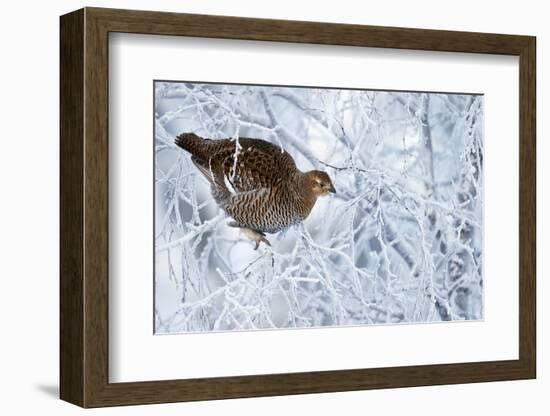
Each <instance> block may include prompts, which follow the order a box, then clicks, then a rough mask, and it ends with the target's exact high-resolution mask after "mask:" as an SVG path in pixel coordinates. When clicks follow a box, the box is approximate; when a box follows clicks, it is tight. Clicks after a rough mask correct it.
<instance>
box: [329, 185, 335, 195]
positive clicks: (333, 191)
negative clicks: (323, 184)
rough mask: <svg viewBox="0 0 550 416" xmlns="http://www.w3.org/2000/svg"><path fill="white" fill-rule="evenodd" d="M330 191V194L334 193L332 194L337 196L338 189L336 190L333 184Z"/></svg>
mask: <svg viewBox="0 0 550 416" xmlns="http://www.w3.org/2000/svg"><path fill="white" fill-rule="evenodd" d="M328 191H329V192H330V193H332V194H335V193H336V189H334V185H332V184H331V185H330V188H329V190H328Z"/></svg>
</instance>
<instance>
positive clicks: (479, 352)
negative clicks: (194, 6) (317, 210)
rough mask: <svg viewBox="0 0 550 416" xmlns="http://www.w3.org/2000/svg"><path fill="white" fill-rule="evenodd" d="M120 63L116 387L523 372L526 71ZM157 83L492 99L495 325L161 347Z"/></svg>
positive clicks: (207, 43)
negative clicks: (517, 365)
mask: <svg viewBox="0 0 550 416" xmlns="http://www.w3.org/2000/svg"><path fill="white" fill-rule="evenodd" d="M335 50H336V52H335ZM110 53H111V55H110V59H109V62H110V82H111V83H110V90H109V91H110V103H109V111H110V113H109V120H110V121H111V124H110V132H109V133H110V144H109V157H110V161H109V162H110V165H109V166H110V168H109V174H110V177H109V186H110V190H109V204H110V207H109V209H110V212H109V215H110V218H113V220H112V221H110V223H109V224H110V235H109V238H110V240H109V250H110V256H111V257H110V266H109V267H110V269H109V296H110V299H109V302H110V307H109V331H110V332H109V341H110V350H109V363H110V366H111V367H110V380H111V381H113V382H127V381H146V380H170V379H177V378H197V377H215V376H232V375H243V374H262V373H285V372H301V371H323V370H337V369H344V368H370V367H390V366H404V365H412V364H440V363H455V362H472V361H487V360H507V359H517V358H518V338H517V337H518V331H517V320H518V278H517V275H515V274H514V273H510V271H511V270H517V269H518V257H519V256H518V252H519V250H518V243H517V242H518V241H519V239H518V237H517V230H518V227H517V224H518V218H519V217H518V193H517V192H510V189H517V188H518V183H519V180H518V177H519V168H518V161H519V156H518V152H517V148H518V144H517V143H518V133H517V132H518V111H517V108H518V102H519V98H518V79H519V71H518V59H517V58H516V57H503V56H480V55H475V54H451V53H437V52H425V51H395V50H387V49H372V48H369V49H362V50H358V49H357V48H351V47H350V48H342V47H336V48H334V47H330V46H322V45H316V46H312V45H308V46H307V47H306V46H303V45H296V44H291V45H289V44H278V43H267V44H266V43H265V42H242V41H232V40H212V39H210V40H207V39H181V38H175V37H166V36H143V35H128V34H115V35H113V36H112V38H111V40H110ZM144 56H146V57H147V60H145V61H144V60H143V57H144ZM189 62H201V65H188V63H189ZM220 62H233V63H240V65H239V64H232V65H225V66H224V67H223V69H220V65H219V63H220ZM319 65H321V66H322V70H318V69H317V67H318V66H319ZM312 74H315V77H313V78H312ZM403 74H406V76H403ZM220 77H222V78H220ZM155 78H156V79H183V80H196V79H200V80H206V81H214V80H218V81H225V82H250V83H259V84H266V83H271V84H279V85H281V84H283V85H284V84H297V85H304V84H309V85H315V86H332V87H351V86H353V87H359V88H368V87H371V88H372V87H375V88H379V89H384V88H394V89H406V88H408V89H411V90H417V91H443V90H447V91H457V92H480V93H483V94H484V97H483V103H484V119H483V122H484V140H483V142H484V143H483V148H484V151H485V155H484V165H483V167H484V178H483V180H484V189H485V195H484V197H485V199H484V217H483V231H484V234H483V238H484V248H483V265H484V271H483V274H484V280H483V283H484V290H485V293H484V301H483V312H484V313H483V316H484V319H483V321H477V322H453V323H445V324H442V323H439V324H435V323H431V324H413V325H376V326H368V327H364V326H363V327H361V326H355V327H346V328H322V329H297V330H280V331H247V332H244V333H243V332H235V331H232V332H231V331H230V332H225V333H216V334H211V333H210V334H179V335H176V334H174V335H172V336H160V335H158V336H152V333H153V320H152V317H151V311H152V310H153V285H152V284H151V283H152V282H151V279H152V270H153V254H152V248H153V245H154V242H153V230H152V223H153V213H152V207H153V189H152V186H153V182H152V180H151V179H152V178H151V172H152V171H153V166H152V161H153V146H152V132H153V125H152V122H153V119H152V117H151V111H152V108H153V94H152V91H151V83H152V79H155ZM503 184H506V186H502V185H503ZM507 222H508V223H509V224H510V225H508V226H506V236H507V238H502V236H503V232H502V228H503V226H502V224H505V223H507ZM136 224H140V226H139V227H136ZM503 258H505V259H507V261H506V262H503V261H502V259H503ZM136 345H139V348H136ZM220 345H223V348H220ZM191 357H207V358H203V359H192V358H191ZM267 357H269V358H267Z"/></svg>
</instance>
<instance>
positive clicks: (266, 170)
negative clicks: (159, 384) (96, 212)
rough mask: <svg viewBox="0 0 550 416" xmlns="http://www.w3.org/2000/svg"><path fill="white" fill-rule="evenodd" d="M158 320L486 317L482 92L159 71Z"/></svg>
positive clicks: (268, 322)
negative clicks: (190, 77) (237, 80)
mask: <svg viewBox="0 0 550 416" xmlns="http://www.w3.org/2000/svg"><path fill="white" fill-rule="evenodd" d="M154 94H155V98H154V118H155V120H154V121H155V123H154V146H155V174H154V176H155V202H154V204H155V219H154V220H155V248H154V251H155V275H154V280H155V282H154V285H155V302H154V303H155V311H154V319H155V333H157V334H165V333H186V332H209V331H232V330H240V331H242V330H263V329H288V328H307V327H324V326H346V325H375V324H401V323H425V322H437V321H462V320H478V319H482V318H483V275H482V254H483V251H482V247H483V244H482V230H483V228H482V212H483V96H482V95H476V94H461V93H435V92H408V91H381V90H355V89H335V88H318V87H316V88H309V87H294V86H293V87H287V86H264V85H239V84H221V83H198V82H181V81H155V82H154Z"/></svg>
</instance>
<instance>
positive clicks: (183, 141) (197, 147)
mask: <svg viewBox="0 0 550 416" xmlns="http://www.w3.org/2000/svg"><path fill="white" fill-rule="evenodd" d="M208 142H209V140H208V139H203V138H202V137H199V136H197V135H196V134H195V133H182V134H180V135H179V136H177V137H176V140H175V143H176V145H177V146H179V147H181V148H182V149H183V150H187V151H188V152H189V153H191V154H192V155H193V156H197V157H199V158H202V157H203V152H204V150H205V147H206V144H207V143H208Z"/></svg>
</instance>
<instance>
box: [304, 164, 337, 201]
mask: <svg viewBox="0 0 550 416" xmlns="http://www.w3.org/2000/svg"><path fill="white" fill-rule="evenodd" d="M306 177H307V179H308V182H309V186H310V187H311V188H310V189H311V190H312V192H313V194H314V195H315V196H323V195H327V194H328V193H329V192H330V193H336V189H334V185H333V184H332V181H331V180H330V177H329V176H328V175H327V173H326V172H323V171H322V170H310V171H309V172H307V173H306Z"/></svg>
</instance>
